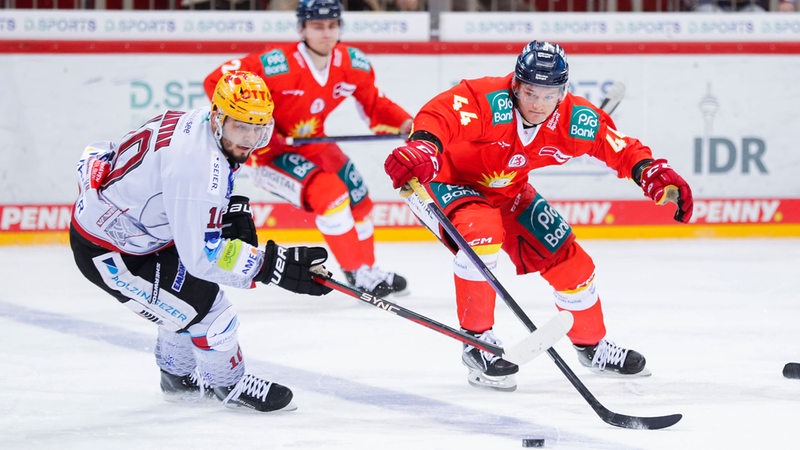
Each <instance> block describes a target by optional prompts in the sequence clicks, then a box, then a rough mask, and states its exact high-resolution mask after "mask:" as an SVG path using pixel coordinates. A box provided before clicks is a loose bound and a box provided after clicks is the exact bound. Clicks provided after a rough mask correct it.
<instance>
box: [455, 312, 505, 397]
mask: <svg viewBox="0 0 800 450" xmlns="http://www.w3.org/2000/svg"><path fill="white" fill-rule="evenodd" d="M461 330H462V331H464V332H465V333H469V334H471V335H473V336H475V337H476V338H478V339H480V340H481V341H484V342H489V343H491V344H495V345H502V343H501V342H500V340H499V339H497V337H496V336H495V335H494V332H493V331H492V329H491V328H490V329H488V330H486V331H484V332H483V333H476V332H474V331H469V330H465V329H463V328H462V329H461ZM461 362H463V363H464V365H465V366H467V368H468V369H469V374H468V375H467V381H469V384H471V385H473V386H475V387H482V388H489V389H495V390H498V391H505V392H513V391H515V390H517V380H516V378H515V377H514V374H515V373H517V372H519V366H517V365H516V364H514V363H510V362H508V361H506V360H505V359H502V358H500V357H499V356H497V355H493V354H491V353H488V352H484V351H483V350H478V349H477V348H475V347H473V346H471V345H467V344H464V352H463V353H461Z"/></svg>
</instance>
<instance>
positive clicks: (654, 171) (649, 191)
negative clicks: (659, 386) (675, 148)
mask: <svg viewBox="0 0 800 450" xmlns="http://www.w3.org/2000/svg"><path fill="white" fill-rule="evenodd" d="M639 185H640V186H641V187H642V189H643V190H644V195H645V196H647V197H650V198H651V199H653V200H655V202H656V204H657V205H663V204H665V203H667V202H674V203H676V204H677V205H678V209H677V210H676V211H675V220H677V221H678V222H683V223H689V219H691V218H692V209H693V208H694V200H693V199H692V189H691V188H689V184H688V183H686V180H684V179H683V178H681V176H680V175H678V173H677V172H675V171H674V170H673V169H672V167H670V165H669V163H668V162H667V160H666V159H657V160H655V161H653V162H651V163H650V164H648V165H647V166H646V167H645V168H644V170H642V175H641V178H640V179H639Z"/></svg>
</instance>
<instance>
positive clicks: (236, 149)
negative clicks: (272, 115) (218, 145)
mask: <svg viewBox="0 0 800 450" xmlns="http://www.w3.org/2000/svg"><path fill="white" fill-rule="evenodd" d="M274 127H275V121H274V120H271V121H270V122H269V123H268V124H266V125H257V124H253V123H246V122H241V121H239V120H236V119H234V118H232V117H226V118H225V120H224V121H223V123H222V138H221V139H220V142H222V152H223V153H224V154H225V156H226V157H227V158H228V159H231V160H233V161H235V162H237V163H239V164H244V163H245V162H246V161H247V159H248V158H249V157H250V153H252V152H253V150H255V149H257V148H261V147H265V146H266V145H267V144H268V143H269V139H270V137H272V129H273V128H274Z"/></svg>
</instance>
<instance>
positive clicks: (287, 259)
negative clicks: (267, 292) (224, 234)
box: [254, 241, 332, 295]
mask: <svg viewBox="0 0 800 450" xmlns="http://www.w3.org/2000/svg"><path fill="white" fill-rule="evenodd" d="M327 259H328V251H327V250H325V249H324V248H322V247H288V248H287V247H281V246H280V245H277V244H275V242H273V241H269V242H267V246H266V247H265V248H264V265H263V266H262V267H261V271H260V272H259V273H258V275H256V276H255V278H254V280H255V281H260V282H262V283H267V284H269V283H273V284H277V285H278V286H280V287H282V288H284V289H286V290H289V291H292V292H296V293H298V294H308V295H325V294H327V293H329V292H330V291H331V290H332V289H331V288H329V287H327V286H323V285H321V284H319V283H317V282H316V281H314V279H313V278H311V268H312V267H314V270H315V272H318V273H320V274H323V275H325V274H327V276H330V274H329V273H328V271H327V270H326V269H325V267H323V266H322V263H324V262H325V261H326V260H327ZM315 266H319V267H315Z"/></svg>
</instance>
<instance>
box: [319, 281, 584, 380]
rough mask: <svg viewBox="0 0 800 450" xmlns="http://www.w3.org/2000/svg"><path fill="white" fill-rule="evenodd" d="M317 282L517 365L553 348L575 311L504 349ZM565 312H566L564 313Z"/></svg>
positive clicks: (337, 285)
mask: <svg viewBox="0 0 800 450" xmlns="http://www.w3.org/2000/svg"><path fill="white" fill-rule="evenodd" d="M313 277H314V280H315V281H316V282H317V283H320V284H322V285H325V286H327V287H329V288H331V289H335V290H337V291H339V292H342V293H344V294H347V295H349V296H351V297H353V298H356V299H358V300H361V301H363V302H364V303H366V304H368V305H371V306H374V307H376V308H378V309H382V310H384V311H386V312H390V313H392V314H394V315H397V316H400V317H402V318H404V319H408V320H410V321H412V322H414V323H418V324H420V325H422V326H424V327H427V328H430V329H431V330H434V331H438V332H439V333H442V334H444V335H445V336H450V337H451V338H453V339H455V340H457V341H461V342H462V343H464V344H467V345H471V346H473V347H476V348H478V349H480V350H483V351H485V352H488V353H491V354H493V355H496V356H499V357H501V358H504V359H505V360H506V361H511V362H513V363H514V364H517V365H522V364H525V363H527V362H529V361H532V360H533V359H534V358H536V357H537V356H539V354H540V353H542V352H544V351H545V350H547V349H548V348H550V347H552V346H553V345H554V344H555V343H556V342H557V341H558V340H559V339H561V338H562V337H564V335H565V334H567V332H568V331H569V330H570V328H572V322H573V320H572V314H571V313H569V312H567V311H561V312H560V313H559V314H558V315H556V317H555V318H553V319H551V320H550V321H549V322H547V323H546V324H545V325H544V326H542V327H541V328H539V329H538V330H537V331H536V332H535V333H531V334H529V335H528V337H526V338H525V339H523V340H522V341H520V342H519V343H517V344H515V345H513V346H511V347H509V348H506V349H504V348H503V347H500V346H497V345H494V344H492V343H489V342H484V341H481V340H480V339H478V338H476V337H475V336H472V335H470V334H467V333H465V332H463V331H461V330H456V329H455V328H452V327H449V326H447V325H445V324H443V323H440V322H437V321H435V320H433V319H429V318H427V317H425V316H423V315H421V314H418V313H415V312H414V311H411V310H410V309H407V308H404V307H402V306H400V305H398V304H396V303H392V302H390V301H388V300H386V299H383V298H380V297H376V296H374V295H372V294H369V293H367V292H363V291H360V290H358V289H355V288H353V287H350V286H348V285H346V284H343V283H340V282H339V281H336V280H334V279H333V278H330V277H328V276H325V275H313ZM565 312H566V314H563V313H565Z"/></svg>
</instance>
